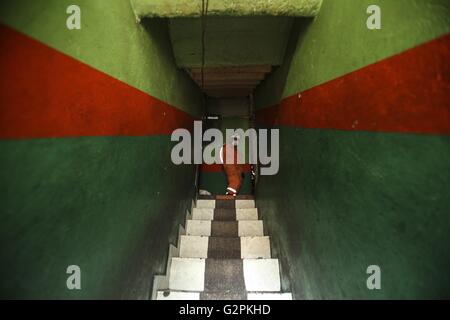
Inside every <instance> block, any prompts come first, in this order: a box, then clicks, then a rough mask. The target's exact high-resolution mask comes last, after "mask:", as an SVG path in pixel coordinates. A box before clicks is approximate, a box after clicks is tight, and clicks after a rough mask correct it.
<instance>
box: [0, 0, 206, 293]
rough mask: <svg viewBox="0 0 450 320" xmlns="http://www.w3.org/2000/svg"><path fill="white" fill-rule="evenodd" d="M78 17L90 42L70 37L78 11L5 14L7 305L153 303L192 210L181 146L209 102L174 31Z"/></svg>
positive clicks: (25, 4)
mask: <svg viewBox="0 0 450 320" xmlns="http://www.w3.org/2000/svg"><path fill="white" fill-rule="evenodd" d="M76 3H77V4H78V5H79V7H80V9H81V30H68V29H67V28H66V19H67V17H68V14H67V13H66V9H67V7H68V6H69V5H71V4H73V2H72V1H65V0H63V1H61V0H55V1H34V0H33V1H14V2H11V1H8V2H2V3H1V5H0V20H1V25H0V43H1V47H2V50H1V55H0V69H1V70H2V76H1V80H0V105H1V111H0V114H1V115H0V119H1V120H0V145H1V146H0V147H1V150H2V152H1V153H0V170H1V171H0V181H1V183H0V185H1V187H0V199H1V203H2V205H1V208H0V212H1V220H2V223H1V225H0V243H1V250H0V260H1V261H2V266H1V267H0V269H1V270H0V274H1V276H0V277H1V280H0V296H1V297H2V298H20V299H36V298H39V299H41V298H51V299H62V298H63V299H75V298H76V299H79V298H83V299H92V298H95V299H104V298H133V299H146V298H148V297H149V293H150V287H151V284H152V281H153V275H154V274H155V273H160V274H163V273H165V262H166V256H167V252H168V251H167V249H168V244H169V242H172V243H175V236H176V232H177V224H178V223H181V222H182V221H183V218H184V216H185V210H186V209H187V208H189V207H190V204H191V199H192V196H193V178H194V170H193V168H192V167H189V166H184V167H177V166H174V165H172V163H171V161H170V150H171V146H172V143H171V142H170V135H169V134H170V132H171V131H172V130H173V129H174V128H177V127H189V126H190V125H191V124H192V121H193V119H194V118H197V117H199V116H200V115H201V114H202V113H203V110H202V98H201V95H200V92H199V90H198V88H197V86H196V85H195V84H194V83H193V82H192V81H191V80H190V79H189V78H188V76H187V75H186V74H185V73H184V72H183V71H179V70H178V69H177V68H176V66H175V63H174V59H173V56H172V48H171V45H170V39H169V33H168V28H167V23H166V22H165V21H162V20H158V19H156V20H148V21H144V20H143V21H142V23H141V24H137V23H136V21H135V17H134V14H133V11H132V8H131V6H130V3H129V2H127V1H110V2H108V6H107V9H106V8H105V1H103V0H97V1H93V0H86V1H84V0H83V1H82V0H80V1H77V2H76ZM174 181H176V183H173V182H174ZM69 265H78V266H80V268H81V287H82V289H81V290H72V291H71V290H68V289H67V287H66V279H67V277H68V276H69V275H68V274H66V268H67V267H68V266H69Z"/></svg>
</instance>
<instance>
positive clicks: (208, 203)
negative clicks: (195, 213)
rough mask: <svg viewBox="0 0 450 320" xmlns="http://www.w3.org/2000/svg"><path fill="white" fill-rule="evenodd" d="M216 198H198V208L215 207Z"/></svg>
mask: <svg viewBox="0 0 450 320" xmlns="http://www.w3.org/2000/svg"><path fill="white" fill-rule="evenodd" d="M215 207H216V200H209V199H198V200H197V205H196V208H215Z"/></svg>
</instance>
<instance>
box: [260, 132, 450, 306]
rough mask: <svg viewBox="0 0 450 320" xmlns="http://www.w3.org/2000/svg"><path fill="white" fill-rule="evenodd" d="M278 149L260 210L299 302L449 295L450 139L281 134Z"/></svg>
mask: <svg viewBox="0 0 450 320" xmlns="http://www.w3.org/2000/svg"><path fill="white" fill-rule="evenodd" d="M280 145H281V147H280V148H281V149H280V157H281V158H280V171H279V173H278V175H275V176H264V177H262V178H261V181H260V183H259V184H258V186H257V199H258V203H257V204H258V210H259V211H260V212H261V214H262V216H263V218H264V220H265V221H266V222H267V223H266V226H267V228H268V232H269V234H270V235H271V240H272V242H273V243H272V249H273V252H274V254H275V255H276V256H277V257H278V258H280V259H281V261H282V266H283V270H282V271H283V272H282V275H283V278H284V279H283V282H284V287H285V288H289V281H290V286H291V289H292V290H293V292H294V294H295V298H296V299H381V298H389V299H406V298H409V299H417V298H425V299H436V298H440V299H442V298H448V297H449V296H450V285H449V284H450V276H449V274H448V270H450V258H449V257H450V251H449V247H448V243H449V242H450V235H449V233H448V230H450V215H449V214H448V213H449V212H450V191H449V185H450V162H449V161H448V159H449V158H450V137H448V136H421V135H406V134H387V133H368V132H345V131H334V130H318V129H299V128H286V127H281V131H280ZM373 264H374V265H379V266H380V268H381V286H382V289H381V290H373V291H371V290H368V289H367V287H366V280H367V277H368V275H367V274H366V268H367V267H368V266H369V265H373Z"/></svg>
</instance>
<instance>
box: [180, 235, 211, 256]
mask: <svg viewBox="0 0 450 320" xmlns="http://www.w3.org/2000/svg"><path fill="white" fill-rule="evenodd" d="M208 243H209V237H208V236H188V235H186V236H181V244H180V258H203V259H206V258H208Z"/></svg>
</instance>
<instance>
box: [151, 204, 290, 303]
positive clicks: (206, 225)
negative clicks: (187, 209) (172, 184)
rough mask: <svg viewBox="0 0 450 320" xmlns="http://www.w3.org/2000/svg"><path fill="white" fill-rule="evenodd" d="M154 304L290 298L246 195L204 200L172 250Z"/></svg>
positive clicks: (159, 281) (155, 284)
mask: <svg viewBox="0 0 450 320" xmlns="http://www.w3.org/2000/svg"><path fill="white" fill-rule="evenodd" d="M153 299H157V300H292V295H291V293H281V287H280V270H279V264H278V259H272V258H271V252H270V238H269V237H268V236H265V235H264V228H263V221H262V220H259V219H258V209H257V208H255V201H254V199H253V198H252V197H250V196H238V197H237V198H236V199H235V198H233V197H229V196H217V197H203V198H201V199H199V200H197V204H196V207H194V208H193V209H192V214H188V216H187V220H186V229H185V230H184V229H182V228H181V230H180V236H179V244H178V247H177V248H175V247H172V248H171V250H170V253H169V261H168V267H167V274H166V276H157V277H155V282H154V293H153Z"/></svg>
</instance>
